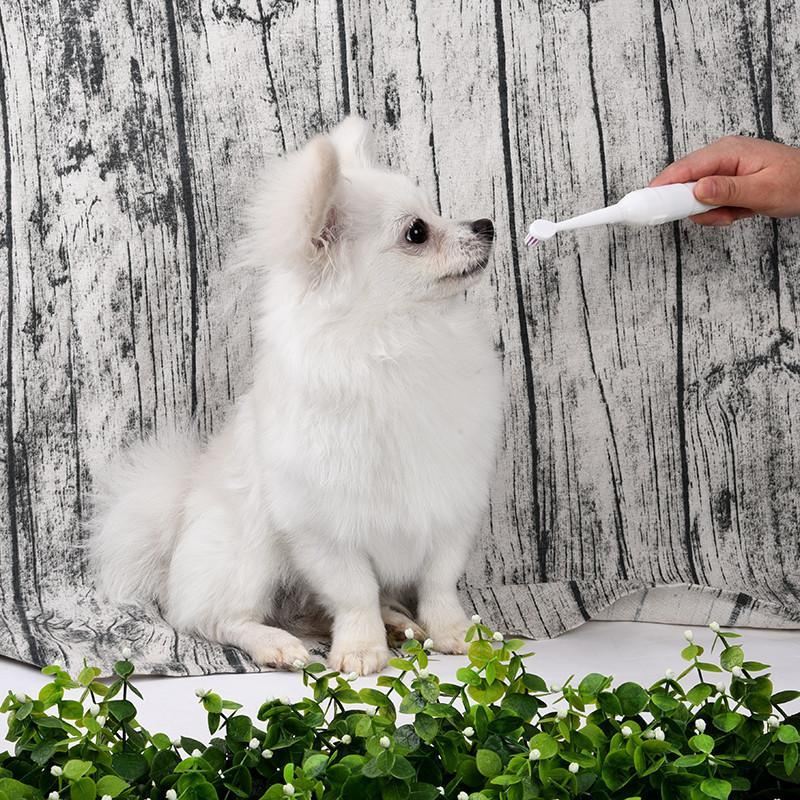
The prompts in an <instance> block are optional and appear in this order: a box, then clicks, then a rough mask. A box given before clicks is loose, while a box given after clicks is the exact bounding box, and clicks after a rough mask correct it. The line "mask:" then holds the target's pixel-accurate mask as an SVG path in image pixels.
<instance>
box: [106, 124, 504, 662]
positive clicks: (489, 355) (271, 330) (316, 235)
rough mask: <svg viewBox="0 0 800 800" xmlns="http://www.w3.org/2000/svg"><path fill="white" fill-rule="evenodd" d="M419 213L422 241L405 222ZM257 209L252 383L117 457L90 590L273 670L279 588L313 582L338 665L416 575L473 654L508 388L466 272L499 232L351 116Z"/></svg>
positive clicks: (430, 616) (422, 609) (430, 604)
mask: <svg viewBox="0 0 800 800" xmlns="http://www.w3.org/2000/svg"><path fill="white" fill-rule="evenodd" d="M415 219H422V220H424V221H425V223H426V224H427V227H428V231H429V238H428V240H427V241H426V242H425V243H424V244H412V243H410V242H409V241H408V240H407V238H406V234H407V231H408V229H409V226H410V225H411V224H412V223H413V221H414V220H415ZM249 222H250V231H251V232H250V235H249V236H248V237H247V239H246V240H245V241H244V242H243V243H242V246H241V247H240V249H239V253H240V256H239V257H240V258H241V259H243V260H244V261H245V262H246V263H247V264H249V265H251V266H254V267H257V268H259V269H260V270H261V273H260V280H259V283H260V295H259V299H258V308H257V323H258V343H257V350H256V361H255V365H254V383H253V386H252V388H251V390H250V391H249V392H248V393H247V394H245V395H243V396H242V397H241V398H240V399H239V400H238V401H237V403H236V405H235V407H234V409H233V411H232V413H231V415H230V418H229V420H228V422H227V424H226V425H225V427H224V428H223V429H222V430H221V431H219V432H218V433H217V434H215V435H214V436H213V437H212V438H211V439H210V441H209V442H208V443H207V444H204V445H203V444H201V443H199V442H197V441H195V440H193V439H192V438H191V437H184V438H181V437H172V438H171V439H170V440H169V441H160V442H146V443H143V444H142V445H140V446H138V447H135V448H133V449H131V450H130V451H129V452H128V453H127V454H125V455H124V456H123V459H122V461H121V462H120V463H119V464H117V465H116V467H114V468H112V469H110V470H109V472H108V474H107V475H106V476H105V485H104V486H101V487H100V488H99V491H98V494H97V503H96V509H97V513H96V518H95V523H94V530H93V535H92V540H91V543H92V556H93V559H94V562H95V565H96V568H97V573H98V580H99V583H100V587H101V589H103V590H104V591H105V593H106V595H108V596H109V597H110V598H111V599H113V600H117V601H129V602H130V601H136V602H141V601H145V602H146V601H152V600H156V601H157V602H158V603H159V604H160V606H161V608H162V610H163V613H164V615H165V617H166V618H167V620H168V621H169V622H170V623H171V624H173V625H174V626H175V627H176V628H178V629H180V630H185V631H191V632H195V633H198V634H200V635H202V636H205V637H207V638H209V639H212V640H216V641H218V642H223V643H227V644H231V645H235V646H237V647H240V648H242V649H244V650H245V651H247V652H248V653H249V654H250V655H251V656H252V657H253V658H254V659H255V660H256V661H257V662H259V663H261V664H265V665H274V666H287V665H291V664H292V663H293V662H294V661H295V660H296V659H301V660H305V659H306V658H307V657H308V654H307V653H306V650H305V649H304V647H303V645H302V643H301V642H300V640H299V639H298V638H296V637H295V636H293V635H292V634H290V633H289V632H287V631H286V630H283V629H281V628H279V627H274V626H271V625H270V624H269V623H270V621H271V618H272V620H273V621H274V613H273V612H274V601H275V599H276V597H277V596H278V595H279V594H280V593H281V592H282V591H285V589H286V587H289V586H296V585H300V586H303V587H307V589H308V590H309V591H311V592H312V593H313V595H314V596H315V597H316V598H317V600H318V601H319V602H320V603H321V604H322V606H323V607H324V608H325V609H326V611H327V612H328V613H329V614H330V617H331V618H332V620H333V630H332V635H333V642H332V648H331V653H330V659H329V662H330V664H331V666H332V667H334V668H336V669H339V670H342V671H345V672H350V671H355V672H358V673H368V672H372V671H375V670H378V669H380V668H381V667H382V666H383V665H384V664H385V663H386V660H387V658H388V648H387V641H386V631H385V629H384V620H383V619H382V613H381V606H380V597H381V595H382V594H386V593H388V594H392V593H394V592H399V591H403V590H408V589H413V590H416V593H417V597H418V604H417V618H418V620H419V622H420V624H421V625H422V627H423V628H424V629H425V630H426V631H427V633H428V635H430V636H431V638H432V639H433V641H434V643H435V647H436V648H437V649H439V650H440V651H442V652H448V653H449V652H463V650H464V647H465V645H464V633H465V630H466V628H467V626H468V624H469V623H468V620H467V617H466V615H465V613H464V611H463V610H462V608H461V606H460V604H459V601H458V598H457V595H456V581H457V579H458V577H459V576H460V575H461V574H462V572H463V571H464V568H465V564H466V561H467V557H468V554H469V551H470V549H471V547H472V545H473V543H474V540H475V536H476V534H477V531H478V528H479V525H480V521H481V517H482V514H483V513H484V510H485V506H486V504H487V499H488V490H489V480H490V475H491V472H492V469H493V465H494V449H495V440H496V433H497V430H498V426H499V413H500V406H501V380H500V372H499V364H498V361H497V358H496V356H495V352H494V349H493V346H492V341H491V338H490V336H489V335H488V332H487V331H486V330H485V329H484V327H483V325H482V324H481V323H479V321H478V320H477V318H476V314H475V312H474V310H473V309H472V308H470V307H469V305H468V304H467V303H465V301H464V290H465V289H466V288H467V287H468V286H469V285H471V284H472V283H473V282H475V281H476V280H478V279H479V277H480V273H481V272H482V271H483V267H485V265H486V262H487V260H488V257H489V251H490V248H491V234H490V233H489V234H487V232H486V230H485V229H484V230H483V232H482V233H481V232H475V230H473V227H472V226H471V225H470V224H469V223H459V222H454V221H450V220H446V219H443V218H441V217H440V216H439V215H438V214H437V213H436V212H435V211H434V209H433V208H432V207H431V205H430V203H429V202H428V200H427V199H426V198H425V196H424V195H423V193H422V192H421V191H420V189H419V188H418V187H417V186H416V185H415V184H414V183H413V182H412V181H410V180H408V179H407V178H405V177H402V176H400V175H397V174H394V173H391V172H388V171H385V170H382V169H380V168H378V167H377V166H375V164H374V162H373V156H372V146H371V137H370V132H369V129H368V128H367V126H366V124H365V123H364V122H363V121H362V120H359V119H356V118H349V119H347V120H345V121H344V122H343V123H342V124H341V125H339V126H338V127H337V128H336V129H335V130H334V131H333V132H332V133H331V134H330V135H329V136H327V137H317V138H315V139H313V140H312V141H311V142H310V143H309V144H308V145H306V147H305V148H304V149H302V150H300V151H299V152H297V153H294V154H292V155H290V156H289V157H288V158H286V159H283V160H282V162H281V164H280V166H279V167H278V169H277V170H276V171H274V172H273V173H272V174H270V175H268V176H267V177H266V178H265V180H264V184H263V189H262V191H261V193H260V194H259V196H258V199H257V200H256V202H254V203H253V204H252V207H251V208H250V209H249ZM484 228H485V226H484Z"/></svg>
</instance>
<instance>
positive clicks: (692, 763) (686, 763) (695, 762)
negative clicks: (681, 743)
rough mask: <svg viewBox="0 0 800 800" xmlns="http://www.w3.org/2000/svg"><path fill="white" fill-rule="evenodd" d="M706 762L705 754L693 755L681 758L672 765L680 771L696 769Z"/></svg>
mask: <svg viewBox="0 0 800 800" xmlns="http://www.w3.org/2000/svg"><path fill="white" fill-rule="evenodd" d="M705 760H706V756H705V753H693V754H692V755H690V756H681V757H680V758H676V759H675V761H673V762H672V763H673V765H674V766H676V767H679V768H681V769H684V768H686V769H688V768H690V767H697V766H699V765H700V764H702V763H703V762H704V761H705Z"/></svg>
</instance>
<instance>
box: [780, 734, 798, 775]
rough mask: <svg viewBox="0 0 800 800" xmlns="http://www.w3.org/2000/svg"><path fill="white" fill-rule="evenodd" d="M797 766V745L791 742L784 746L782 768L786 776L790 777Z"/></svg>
mask: <svg viewBox="0 0 800 800" xmlns="http://www.w3.org/2000/svg"><path fill="white" fill-rule="evenodd" d="M796 766H797V744H796V743H795V742H792V743H791V744H787V745H786V749H785V750H784V751H783V768H784V769H785V770H786V774H787V775H791V774H792V773H793V772H794V769H795V767H796Z"/></svg>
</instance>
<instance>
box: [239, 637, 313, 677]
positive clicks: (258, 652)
mask: <svg viewBox="0 0 800 800" xmlns="http://www.w3.org/2000/svg"><path fill="white" fill-rule="evenodd" d="M247 651H248V652H249V653H250V657H251V658H252V659H253V661H255V662H256V664H258V665H259V666H262V667H276V668H278V669H291V668H295V667H296V666H297V665H298V663H299V662H302V663H303V664H308V663H309V661H310V660H311V656H310V655H309V653H308V650H306V648H305V647H304V645H303V643H302V642H301V641H300V640H299V639H298V638H297V637H296V636H292V634H291V633H288V632H287V631H284V630H281V629H279V628H265V630H264V633H263V634H262V635H261V636H260V637H258V639H256V641H253V642H252V643H250V645H249V647H248V648H247Z"/></svg>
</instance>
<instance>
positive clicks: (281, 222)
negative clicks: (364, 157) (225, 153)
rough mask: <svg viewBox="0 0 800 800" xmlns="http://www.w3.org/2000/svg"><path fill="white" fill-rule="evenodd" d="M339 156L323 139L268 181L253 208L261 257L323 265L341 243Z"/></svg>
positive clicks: (270, 175)
mask: <svg viewBox="0 0 800 800" xmlns="http://www.w3.org/2000/svg"><path fill="white" fill-rule="evenodd" d="M339 176H340V170H339V156H338V154H337V152H336V148H335V147H334V146H333V143H332V142H331V141H330V140H329V139H328V138H327V137H325V136H317V137H315V138H314V139H312V140H311V141H310V142H309V143H308V144H307V145H306V146H305V147H303V148H302V149H301V150H298V151H296V152H294V153H291V154H290V155H289V156H288V157H287V158H286V159H285V160H282V163H281V164H280V165H279V166H278V167H277V168H275V169H273V171H272V172H270V173H268V174H266V175H265V177H264V185H263V191H262V193H261V194H260V195H258V196H257V197H256V199H255V202H254V203H253V205H252V206H251V208H250V215H249V216H250V226H251V230H252V231H253V234H254V240H253V241H252V244H253V246H254V247H255V248H256V253H257V254H258V255H257V256H256V257H257V258H258V259H259V260H266V261H267V262H268V263H269V262H273V263H277V264H280V263H286V264H292V263H297V262H298V261H301V262H305V263H307V264H310V265H316V264H319V263H321V262H323V261H324V260H325V259H326V258H327V255H326V251H327V248H328V245H330V244H331V243H332V242H333V241H334V240H335V238H336V208H335V203H336V194H337V188H338V185H339Z"/></svg>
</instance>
